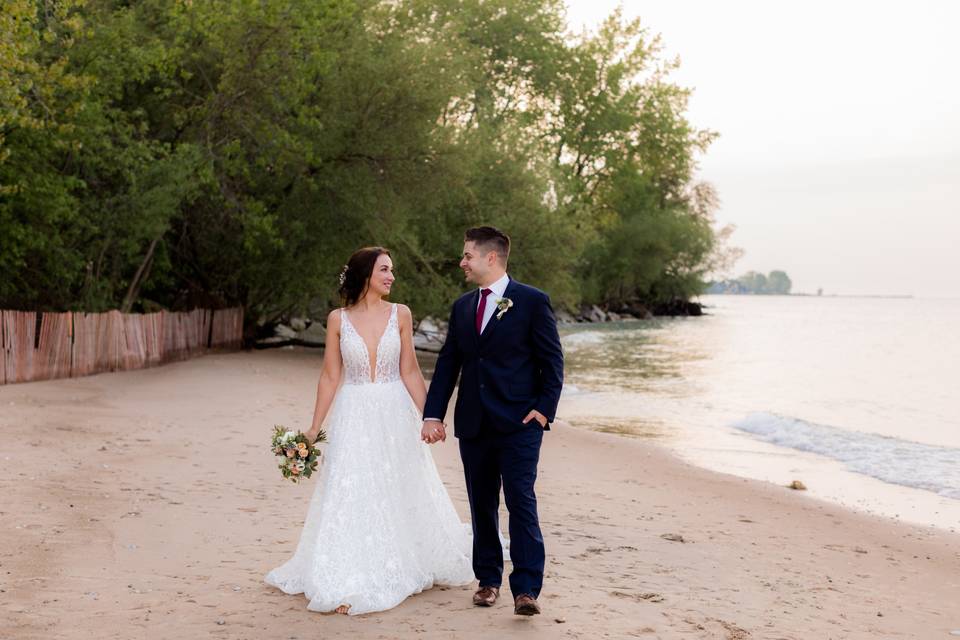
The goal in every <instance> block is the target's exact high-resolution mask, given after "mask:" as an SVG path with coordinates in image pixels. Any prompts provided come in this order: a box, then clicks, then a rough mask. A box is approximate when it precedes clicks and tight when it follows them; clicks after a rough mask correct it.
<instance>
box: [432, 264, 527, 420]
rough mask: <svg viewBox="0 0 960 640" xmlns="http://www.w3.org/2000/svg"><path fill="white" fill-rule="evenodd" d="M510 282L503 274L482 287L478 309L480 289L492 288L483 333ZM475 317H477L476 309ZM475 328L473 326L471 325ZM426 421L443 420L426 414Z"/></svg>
mask: <svg viewBox="0 0 960 640" xmlns="http://www.w3.org/2000/svg"><path fill="white" fill-rule="evenodd" d="M508 284H510V276H508V275H507V274H503V277H502V278H500V279H499V280H497V281H496V282H494V283H493V284H491V285H490V286H489V287H480V289H478V290H477V291H478V293H477V309H479V308H480V300H482V299H483V296H481V295H480V293H479V291H480V290H481V289H490V293H488V294H487V306H486V307H484V308H483V321H482V323H481V324H480V333H483V330H484V329H486V328H487V323H488V322H490V318H492V317H493V314H494V313H495V312H496V310H497V300H498V299H499V298H502V297H503V294H504V293H505V292H506V291H507V285H508ZM474 317H476V311H474ZM471 329H473V327H471ZM423 419H424V421H427V420H434V421H436V422H443V420H441V419H440V418H434V417H432V416H430V417H426V416H424V418H423Z"/></svg>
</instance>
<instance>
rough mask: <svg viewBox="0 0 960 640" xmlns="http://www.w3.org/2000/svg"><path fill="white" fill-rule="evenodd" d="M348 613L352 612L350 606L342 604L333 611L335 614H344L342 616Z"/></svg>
mask: <svg viewBox="0 0 960 640" xmlns="http://www.w3.org/2000/svg"><path fill="white" fill-rule="evenodd" d="M348 611H350V605H348V604H342V605H340V606H339V607H337V608H336V609H334V610H333V612H334V613H342V614H346V613H347V612H348Z"/></svg>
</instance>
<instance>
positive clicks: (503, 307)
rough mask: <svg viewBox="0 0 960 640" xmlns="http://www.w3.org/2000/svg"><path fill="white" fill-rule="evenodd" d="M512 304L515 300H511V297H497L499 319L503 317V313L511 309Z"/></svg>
mask: <svg viewBox="0 0 960 640" xmlns="http://www.w3.org/2000/svg"><path fill="white" fill-rule="evenodd" d="M512 306H513V300H511V299H510V298H497V309H499V311H498V313H497V320H499V319H500V318H502V317H503V314H505V313H506V312H507V311H509V310H510V307H512Z"/></svg>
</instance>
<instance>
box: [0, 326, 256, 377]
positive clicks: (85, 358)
mask: <svg viewBox="0 0 960 640" xmlns="http://www.w3.org/2000/svg"><path fill="white" fill-rule="evenodd" d="M38 316H39V323H38ZM38 327H39V335H38V334H37V331H38ZM242 338H243V309H242V308H240V307H237V308H233V309H218V310H216V311H211V310H209V309H196V310H194V311H187V312H175V313H170V312H167V311H159V312H157V313H147V314H139V313H120V312H119V311H107V312H106V313H81V312H73V311H68V312H66V313H37V312H33V311H0V384H7V383H12V382H29V381H31V380H48V379H51V378H68V377H77V376H86V375H90V374H92V373H100V372H103V371H125V370H128V369H142V368H144V367H151V366H154V365H158V364H162V363H164V362H171V361H173V360H184V359H186V358H191V357H193V356H197V355H200V354H202V353H204V352H205V351H207V350H208V349H239V348H240V345H241V342H242Z"/></svg>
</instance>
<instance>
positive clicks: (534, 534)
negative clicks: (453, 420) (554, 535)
mask: <svg viewBox="0 0 960 640" xmlns="http://www.w3.org/2000/svg"><path fill="white" fill-rule="evenodd" d="M459 440H460V457H461V459H462V460H463V472H464V476H465V478H466V483H467V496H468V498H469V500H470V515H471V519H472V520H473V572H474V574H475V575H476V576H477V580H479V581H480V586H481V587H488V586H495V587H499V586H500V584H501V582H502V579H503V550H502V548H501V546H500V538H499V531H500V522H499V514H498V511H499V509H500V487H501V482H502V486H503V496H504V500H505V501H506V503H507V511H508V512H509V516H510V525H509V531H510V560H511V562H512V563H513V571H512V572H511V573H510V591H511V592H512V593H513V596H514V597H516V596H518V595H520V594H521V593H529V594H532V595H533V596H534V597H537V596H539V595H540V588H541V587H542V586H543V567H544V560H545V550H544V546H543V535H542V534H541V533H540V520H539V518H538V516H537V496H536V494H535V493H534V489H533V485H534V482H535V481H536V479H537V462H538V461H539V459H540V443H541V442H542V441H543V429H542V428H541V427H540V423H539V422H537V421H536V420H533V421H531V422H530V423H528V424H527V426H526V427H525V428H523V429H520V430H518V431H514V432H510V433H504V432H501V431H498V430H496V429H494V428H493V427H492V426H491V425H489V424H487V421H486V420H484V424H483V425H482V427H481V429H480V434H479V435H478V436H477V437H475V438H460V439H459Z"/></svg>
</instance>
